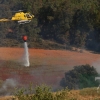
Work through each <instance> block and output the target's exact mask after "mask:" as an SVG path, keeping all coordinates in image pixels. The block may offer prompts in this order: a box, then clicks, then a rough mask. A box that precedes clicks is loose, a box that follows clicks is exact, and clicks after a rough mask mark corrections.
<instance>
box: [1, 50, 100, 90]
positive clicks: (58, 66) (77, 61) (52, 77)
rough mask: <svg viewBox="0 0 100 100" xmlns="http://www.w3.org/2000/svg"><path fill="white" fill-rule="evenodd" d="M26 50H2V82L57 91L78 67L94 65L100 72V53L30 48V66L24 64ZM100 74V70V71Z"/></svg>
mask: <svg viewBox="0 0 100 100" xmlns="http://www.w3.org/2000/svg"><path fill="white" fill-rule="evenodd" d="M23 51H24V49H23V48H0V62H1V63H0V71H1V73H0V76H1V80H3V81H6V79H11V78H13V79H15V80H17V81H18V84H20V83H22V84H29V83H30V82H33V84H34V86H35V85H37V84H43V83H45V84H47V85H50V86H52V87H53V90H57V89H58V88H61V87H60V86H59V84H60V81H61V79H62V78H63V77H64V73H65V72H66V71H68V70H70V69H72V68H73V66H76V65H82V64H90V65H94V67H95V68H97V69H99V59H100V55H99V54H93V53H91V52H89V51H85V50H84V52H83V53H80V52H76V51H67V50H44V49H29V57H30V67H24V66H22V64H21V59H22V55H23ZM97 71H99V70H97Z"/></svg>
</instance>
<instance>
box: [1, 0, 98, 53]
mask: <svg viewBox="0 0 100 100" xmlns="http://www.w3.org/2000/svg"><path fill="white" fill-rule="evenodd" d="M99 4H100V0H28V1H27V0H0V18H11V17H12V15H13V14H14V13H13V11H18V10H23V9H25V10H27V11H28V12H31V13H32V14H34V16H35V17H34V18H33V20H32V21H31V22H30V23H28V24H23V25H19V24H18V23H15V22H1V23H0V46H20V47H21V43H22V42H23V41H22V39H21V36H22V35H27V36H28V43H29V47H35V48H50V47H52V48H56V47H57V48H58V47H59V48H66V49H67V48H68V47H71V46H74V47H78V48H86V49H90V50H95V51H100V5H99Z"/></svg>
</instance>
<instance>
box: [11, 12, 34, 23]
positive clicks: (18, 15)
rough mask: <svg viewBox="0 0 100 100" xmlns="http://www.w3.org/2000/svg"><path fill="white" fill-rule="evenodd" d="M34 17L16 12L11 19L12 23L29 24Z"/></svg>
mask: <svg viewBox="0 0 100 100" xmlns="http://www.w3.org/2000/svg"><path fill="white" fill-rule="evenodd" d="M33 17H34V15H31V14H30V13H24V12H18V13H15V15H14V16H13V17H12V18H11V20H12V21H18V23H29V22H30V21H31V19H32V18H33Z"/></svg>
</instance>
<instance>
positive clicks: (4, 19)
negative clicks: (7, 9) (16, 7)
mask: <svg viewBox="0 0 100 100" xmlns="http://www.w3.org/2000/svg"><path fill="white" fill-rule="evenodd" d="M7 21H11V20H10V19H6V18H3V19H0V22H7Z"/></svg>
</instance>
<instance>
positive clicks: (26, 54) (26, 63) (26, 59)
mask: <svg viewBox="0 0 100 100" xmlns="http://www.w3.org/2000/svg"><path fill="white" fill-rule="evenodd" d="M23 65H24V66H26V67H29V66H30V63H29V52H28V45H27V42H24V55H23Z"/></svg>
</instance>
